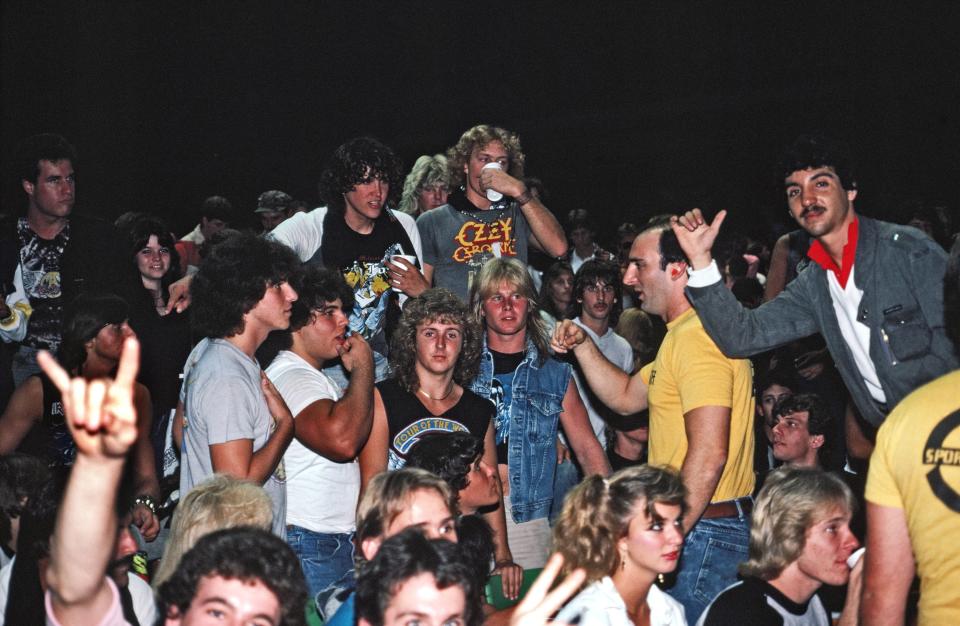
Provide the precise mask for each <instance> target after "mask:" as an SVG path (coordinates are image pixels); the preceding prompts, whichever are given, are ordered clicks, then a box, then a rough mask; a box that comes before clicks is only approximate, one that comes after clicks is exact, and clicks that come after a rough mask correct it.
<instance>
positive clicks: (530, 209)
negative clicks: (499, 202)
mask: <svg viewBox="0 0 960 626" xmlns="http://www.w3.org/2000/svg"><path fill="white" fill-rule="evenodd" d="M520 210H521V211H523V216H524V217H525V218H527V224H529V225H530V243H531V244H533V246H534V247H536V248H538V249H539V250H542V251H543V252H545V253H546V254H547V255H548V256H551V257H554V258H557V257H561V256H563V255H564V254H566V253H567V236H566V235H565V234H564V232H563V227H562V226H560V222H558V221H557V218H556V217H554V216H553V213H551V212H550V209H548V208H547V207H545V206H544V205H543V203H542V202H540V199H539V198H531V200H530V201H529V202H527V203H526V204H523V205H521V206H520Z"/></svg>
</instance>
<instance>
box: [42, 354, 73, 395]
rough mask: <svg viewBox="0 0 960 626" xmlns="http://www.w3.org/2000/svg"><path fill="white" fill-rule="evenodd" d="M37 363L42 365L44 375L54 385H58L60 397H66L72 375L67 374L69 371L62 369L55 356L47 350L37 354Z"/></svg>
mask: <svg viewBox="0 0 960 626" xmlns="http://www.w3.org/2000/svg"><path fill="white" fill-rule="evenodd" d="M37 363H38V364H39V365H40V369H42V370H43V373H44V374H46V375H47V377H49V378H50V380H51V381H52V382H53V384H54V385H56V387H57V389H59V390H60V395H61V396H66V395H67V392H68V391H69V389H70V374H68V373H67V370H65V369H63V368H62V367H60V364H59V363H57V360H56V359H55V358H53V355H52V354H50V353H49V352H47V351H46V350H41V351H40V352H39V353H38V354H37Z"/></svg>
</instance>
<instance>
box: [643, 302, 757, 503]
mask: <svg viewBox="0 0 960 626" xmlns="http://www.w3.org/2000/svg"><path fill="white" fill-rule="evenodd" d="M641 376H642V377H643V380H644V382H646V383H647V386H648V392H647V394H648V395H647V401H648V403H649V405H650V451H649V457H648V458H649V462H650V464H651V465H669V466H670V467H673V468H674V469H676V470H678V471H679V470H680V468H681V467H682V466H683V461H684V459H685V458H686V456H687V433H686V430H685V428H684V415H685V414H686V413H689V412H690V411H692V410H693V409H697V408H700V407H704V406H722V407H729V408H730V438H729V441H728V443H727V463H726V465H725V466H724V468H723V473H722V474H721V476H720V482H719V483H718V484H717V488H716V490H715V491H714V494H713V497H712V498H711V499H710V501H711V502H720V501H723V500H732V499H734V498H739V497H742V496H748V495H750V494H751V493H753V487H754V474H753V447H754V436H753V415H754V398H753V370H752V366H751V364H750V361H749V360H747V359H730V358H727V357H726V356H724V355H723V353H722V352H720V348H718V347H717V345H716V344H715V343H713V340H712V339H710V336H709V335H707V331H705V330H704V329H703V324H702V323H701V322H700V318H699V317H698V316H697V313H696V311H695V310H694V309H692V308H691V309H689V310H687V311H686V312H684V313H683V314H681V315H680V316H679V317H677V318H676V319H674V320H673V321H671V322H669V323H668V324H667V335H666V337H664V339H663V343H662V344H661V345H660V350H659V351H658V352H657V357H656V359H654V361H653V363H650V364H648V365H647V366H646V367H644V368H643V370H641Z"/></svg>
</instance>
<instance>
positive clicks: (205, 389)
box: [180, 339, 287, 538]
mask: <svg viewBox="0 0 960 626" xmlns="http://www.w3.org/2000/svg"><path fill="white" fill-rule="evenodd" d="M183 374H184V375H183V387H182V388H181V390H180V401H181V402H183V422H184V424H183V444H182V446H181V449H180V463H181V465H180V497H181V498H183V497H184V496H185V495H186V494H187V492H188V491H190V489H192V488H193V487H194V486H196V485H197V484H199V483H201V482H203V481H204V480H206V479H207V478H209V477H210V476H212V475H213V473H214V472H213V463H212V461H211V459H210V446H211V445H215V444H219V443H226V442H228V441H235V440H237V439H251V440H253V450H254V452H256V451H257V450H259V449H260V448H262V447H263V446H264V444H266V442H267V440H268V439H269V438H270V434H271V433H272V432H273V429H274V420H273V417H272V416H271V415H270V409H269V408H268V407H267V400H266V398H264V395H263V391H262V390H261V388H260V366H259V365H258V364H257V362H256V361H255V360H254V359H252V358H251V357H249V356H247V355H246V354H244V353H243V352H242V351H241V350H240V349H239V348H237V347H236V346H234V345H233V344H232V343H230V342H229V341H226V340H224V339H204V340H203V341H201V342H200V343H198V344H197V346H196V347H195V348H194V349H193V351H192V352H191V353H190V356H189V357H187V363H186V365H185V366H184V369H183ZM285 483H286V475H285V472H284V466H283V461H282V460H281V461H280V464H279V465H277V469H276V470H274V472H273V475H271V476H270V478H268V479H267V481H266V482H265V483H264V484H263V488H264V489H265V490H266V491H267V493H268V494H269V495H270V498H271V500H273V532H274V533H275V534H277V535H278V536H280V537H281V538H285V537H286V527H285V523H286V517H287V489H286V484H285Z"/></svg>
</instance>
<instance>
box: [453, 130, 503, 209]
mask: <svg viewBox="0 0 960 626" xmlns="http://www.w3.org/2000/svg"><path fill="white" fill-rule="evenodd" d="M488 163H499V164H500V168H501V169H503V170H504V171H506V170H507V169H508V168H509V166H510V155H509V153H508V152H507V149H506V148H505V147H504V146H503V143H502V142H500V141H497V140H496V139H495V140H493V141H491V142H490V143H488V144H486V145H484V146H478V147H475V148H474V149H473V152H471V153H470V158H469V159H468V160H467V162H466V164H465V165H464V166H463V171H464V173H465V174H466V187H467V197H468V198H469V199H470V201H471V202H473V203H474V204H477V202H476V201H480V202H481V203H483V204H484V205H487V204H489V201H487V199H486V198H487V190H486V189H484V188H483V185H482V184H481V183H480V174H481V172H482V171H483V168H484V166H486V165H487V164H488ZM475 200H476V201H475Z"/></svg>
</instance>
